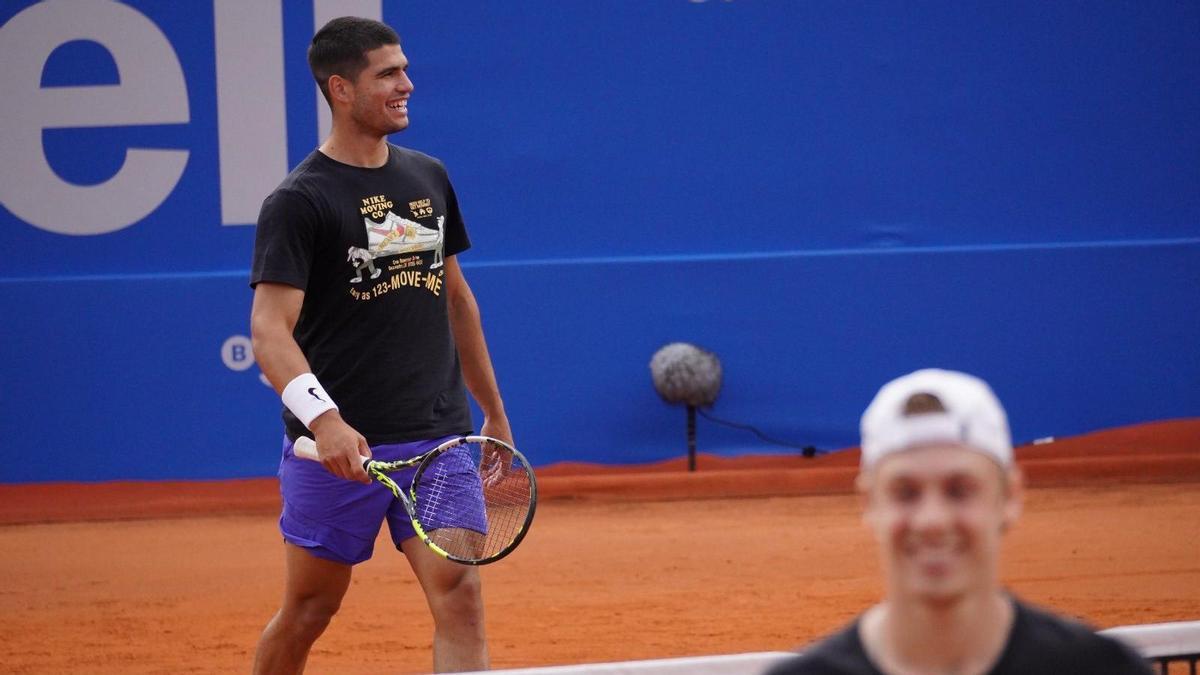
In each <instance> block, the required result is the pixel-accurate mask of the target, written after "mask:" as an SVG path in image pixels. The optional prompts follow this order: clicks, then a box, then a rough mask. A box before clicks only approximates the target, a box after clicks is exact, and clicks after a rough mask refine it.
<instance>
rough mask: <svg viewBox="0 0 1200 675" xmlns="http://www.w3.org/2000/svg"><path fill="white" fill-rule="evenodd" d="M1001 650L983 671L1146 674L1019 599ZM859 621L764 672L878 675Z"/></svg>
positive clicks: (1130, 656) (1122, 654) (1084, 631)
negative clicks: (867, 650) (859, 635)
mask: <svg viewBox="0 0 1200 675" xmlns="http://www.w3.org/2000/svg"><path fill="white" fill-rule="evenodd" d="M1014 604H1015V605H1016V617H1015V619H1014V620H1013V626H1012V631H1011V632H1010V633H1009V636H1008V641H1007V642H1006V643H1005V645H1004V651H1003V652H1002V653H1001V655H1000V659H999V660H998V661H997V662H996V665H995V666H993V667H992V669H991V670H990V671H988V673H989V675H1150V673H1151V672H1152V671H1151V669H1150V665H1149V663H1148V662H1147V661H1146V660H1145V659H1143V658H1142V657H1140V656H1139V655H1137V654H1136V653H1135V652H1134V651H1133V650H1132V649H1131V648H1129V647H1127V646H1126V645H1124V644H1122V643H1120V642H1117V641H1116V640H1114V639H1112V638H1109V637H1106V636H1103V635H1097V634H1096V633H1095V632H1093V631H1092V630H1091V629H1089V628H1088V627H1086V626H1084V625H1082V624H1078V623H1074V622H1071V621H1068V620H1066V619H1062V618H1059V617H1056V616H1054V615H1052V614H1049V613H1047V612H1044V611H1042V610H1039V609H1037V608H1034V607H1030V606H1029V605H1026V604H1024V603H1021V602H1019V601H1014ZM858 625H859V620H855V621H854V622H853V623H851V624H850V625H849V626H847V627H846V628H844V629H843V630H842V631H841V632H839V633H836V634H834V635H832V636H831V637H829V638H827V639H825V640H823V641H822V642H820V643H818V644H817V645H815V646H813V647H812V648H811V649H808V650H805V652H804V653H803V654H802V655H800V656H798V657H796V658H792V659H788V660H786V661H782V662H780V663H778V664H776V665H775V666H773V667H772V668H771V669H770V670H768V671H767V675H883V673H882V672H881V671H880V670H879V668H878V667H876V666H875V664H874V663H872V662H871V660H870V659H869V658H868V657H867V652H866V650H865V649H864V648H863V644H862V641H861V640H860V639H859V637H858Z"/></svg>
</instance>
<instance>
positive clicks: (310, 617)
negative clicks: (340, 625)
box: [289, 598, 341, 642]
mask: <svg viewBox="0 0 1200 675" xmlns="http://www.w3.org/2000/svg"><path fill="white" fill-rule="evenodd" d="M340 607H341V602H340V601H330V600H327V599H324V598H305V599H304V600H301V601H300V602H297V603H296V604H295V605H294V606H293V608H292V611H291V612H290V614H291V616H290V618H291V621H290V622H289V623H290V624H291V626H290V627H291V631H292V633H293V635H294V637H295V638H296V639H298V640H303V641H307V642H312V641H314V640H316V639H317V638H318V637H320V635H321V633H323V632H325V628H327V627H328V626H329V622H330V621H332V620H333V616H334V615H335V614H337V611H338V609H339V608H340Z"/></svg>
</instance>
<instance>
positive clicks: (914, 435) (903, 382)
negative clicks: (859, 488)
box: [861, 368, 1013, 469]
mask: <svg viewBox="0 0 1200 675" xmlns="http://www.w3.org/2000/svg"><path fill="white" fill-rule="evenodd" d="M916 394H930V395H932V396H936V397H937V399H938V400H939V401H940V402H941V404H942V407H943V408H945V409H946V411H945V412H928V413H917V414H909V415H905V414H904V407H905V404H906V403H907V402H908V400H909V398H911V397H912V396H914V395H916ZM861 430H862V468H864V469H866V468H869V467H871V466H873V465H874V464H875V463H876V462H878V461H879V460H880V459H881V458H883V457H885V456H887V455H890V454H891V453H893V452H899V451H901V450H907V449H909V448H915V447H921V446H927V445H939V444H951V445H959V446H963V447H965V448H969V449H972V450H977V451H979V452H982V453H983V454H985V455H987V456H989V457H991V458H992V459H993V460H995V461H996V463H998V464H999V465H1000V466H1002V467H1009V466H1011V465H1012V462H1013V449H1012V437H1011V435H1010V434H1009V430H1008V418H1007V416H1006V415H1005V414H1004V407H1003V406H1001V405H1000V401H999V399H997V398H996V395H995V394H994V393H992V389H991V387H989V386H988V385H987V383H986V382H984V381H983V380H981V379H979V378H977V377H974V376H972V375H967V374H966V373H960V372H957V371H953V370H941V369H938V368H926V369H925V370H918V371H916V372H914V373H909V374H908V375H905V376H903V377H899V378H896V379H895V380H892V381H891V382H888V383H887V384H885V385H883V388H882V389H880V390H879V393H878V394H876V395H875V399H874V400H873V401H871V405H869V406H867V411H866V412H864V413H863V416H862V427H861Z"/></svg>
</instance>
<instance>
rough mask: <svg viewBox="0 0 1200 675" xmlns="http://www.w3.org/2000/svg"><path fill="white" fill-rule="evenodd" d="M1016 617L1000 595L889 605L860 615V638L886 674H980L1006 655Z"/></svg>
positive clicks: (986, 594)
mask: <svg viewBox="0 0 1200 675" xmlns="http://www.w3.org/2000/svg"><path fill="white" fill-rule="evenodd" d="M1014 616H1015V608H1014V606H1013V603H1012V600H1011V599H1010V598H1009V597H1008V595H1006V594H1005V593H1003V592H1002V591H999V590H996V591H990V592H987V593H979V594H971V595H966V596H963V597H962V598H959V599H957V600H956V601H954V602H949V603H930V602H924V601H920V600H913V599H901V600H897V599H891V600H889V601H887V602H885V603H883V604H881V605H878V606H876V607H874V608H872V609H871V610H870V611H868V613H867V614H866V615H864V617H863V622H862V629H861V630H862V635H861V637H862V639H863V644H864V645H866V647H867V652H868V653H869V654H870V655H871V657H872V658H873V659H875V660H876V663H878V664H879V665H880V666H882V667H883V670H884V672H885V673H893V672H896V673H907V672H922V673H956V674H957V673H984V672H987V670H988V669H989V668H990V667H991V666H992V665H993V664H994V663H995V661H996V659H998V658H999V656H1000V654H1001V652H1002V651H1003V650H1004V645H1005V643H1006V642H1007V640H1008V635H1009V632H1010V630H1011V628H1012V622H1013V618H1014Z"/></svg>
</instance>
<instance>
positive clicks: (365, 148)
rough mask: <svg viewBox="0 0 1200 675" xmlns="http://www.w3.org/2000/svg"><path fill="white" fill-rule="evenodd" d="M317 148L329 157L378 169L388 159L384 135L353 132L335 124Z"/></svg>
mask: <svg viewBox="0 0 1200 675" xmlns="http://www.w3.org/2000/svg"><path fill="white" fill-rule="evenodd" d="M319 149H320V151H321V153H322V154H324V155H325V156H326V157H329V158H330V159H334V160H337V161H339V162H341V163H342V164H349V165H350V166H360V167H363V168H366V169H378V168H379V167H381V166H383V165H384V164H387V160H388V144H387V137H386V136H376V135H374V134H362V133H354V132H351V131H346V130H344V129H341V128H339V127H338V125H336V124H335V125H334V128H333V131H332V132H330V134H329V138H326V139H325V142H324V143H322V144H321V147H320V148H319Z"/></svg>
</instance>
